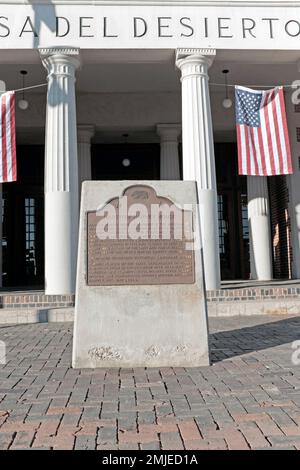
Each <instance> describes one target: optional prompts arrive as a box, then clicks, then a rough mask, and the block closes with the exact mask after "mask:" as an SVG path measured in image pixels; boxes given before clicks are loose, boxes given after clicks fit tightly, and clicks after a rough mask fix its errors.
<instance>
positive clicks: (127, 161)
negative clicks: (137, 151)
mask: <svg viewBox="0 0 300 470" xmlns="http://www.w3.org/2000/svg"><path fill="white" fill-rule="evenodd" d="M130 163H131V162H130V160H129V158H124V159H123V160H122V165H123V166H125V167H128V166H130Z"/></svg>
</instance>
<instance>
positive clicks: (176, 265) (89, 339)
mask: <svg viewBox="0 0 300 470" xmlns="http://www.w3.org/2000/svg"><path fill="white" fill-rule="evenodd" d="M200 240H201V237H200V227H199V217H198V201H197V188H196V183H195V182H181V181H143V182H140V181H91V182H84V183H83V188H82V197H81V212H80V230H79V249H78V265H77V286H76V307H75V323H74V340H73V359H72V364H73V367H75V368H79V367H80V368H89V367H90V368H96V367H139V366H141V367H152V366H153V367H164V366H174V367H193V366H202V365H208V364H209V349H208V325H207V307H206V297H205V288H204V275H203V262H202V249H201V243H200Z"/></svg>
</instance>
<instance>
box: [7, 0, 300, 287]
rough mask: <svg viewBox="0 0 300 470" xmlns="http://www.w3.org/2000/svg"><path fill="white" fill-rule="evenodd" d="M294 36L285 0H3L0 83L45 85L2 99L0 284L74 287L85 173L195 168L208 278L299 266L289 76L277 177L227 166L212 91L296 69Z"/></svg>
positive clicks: (294, 114) (232, 139)
mask: <svg viewBox="0 0 300 470" xmlns="http://www.w3.org/2000/svg"><path fill="white" fill-rule="evenodd" d="M299 38H300V2H295V1H293V2H289V1H284V0H282V1H268V0H265V1H233V0H231V1H228V2H226V1H202V0H190V1H185V2H182V1H180V0H172V1H163V0H161V1H158V0H152V1H148V0H140V1H134V0H128V1H126V2H125V1H122V0H115V1H114V0H110V1H108V0H107V1H106V0H100V1H97V0H95V1H85V0H81V1H77V0H74V1H73V0H71V1H62V0H57V1H56V0H53V1H51V0H45V1H43V0H39V1H29V0H28V1H23V0H22V1H21V0H19V1H18V0H12V1H10V0H7V1H4V2H1V10H0V70H1V72H0V80H2V81H3V82H4V83H5V86H6V89H8V90H12V89H14V90H17V89H19V88H22V87H23V85H22V84H23V81H22V80H23V78H24V76H25V77H26V85H27V86H33V85H40V84H41V85H43V86H41V87H37V88H33V89H30V90H25V92H24V96H22V93H19V94H18V93H17V95H16V96H17V116H16V123H17V161H18V181H17V182H16V183H8V184H4V185H2V196H3V204H2V268H3V269H2V271H3V273H2V283H3V287H4V288H17V287H18V288H20V287H22V288H31V287H39V288H44V287H45V291H46V293H47V294H69V293H73V292H74V290H75V278H76V254H77V234H78V216H79V202H80V187H81V183H82V182H83V181H85V180H90V179H97V180H114V179H128V180H152V179H162V180H179V179H184V180H196V181H197V183H198V191H199V202H200V214H201V224H202V236H203V245H204V264H205V274H206V283H207V288H208V289H216V288H218V287H219V285H220V279H223V280H236V279H249V278H251V279H257V280H262V281H267V280H271V279H273V278H276V279H291V278H299V277H300V235H299V233H300V184H299V183H300V174H299V171H300V170H299V155H300V105H297V88H288V87H287V88H285V102H286V109H287V118H288V125H289V135H290V143H291V149H292V157H293V169H294V173H293V174H292V175H289V176H276V177H241V176H238V172H237V148H236V147H237V146H236V136H235V117H234V103H233V105H232V106H231V107H228V106H227V105H226V103H224V99H225V98H229V99H231V100H232V101H234V97H233V90H234V89H233V88H232V87H228V88H226V87H225V85H224V80H225V75H226V76H227V79H228V83H229V84H240V85H248V86H250V87H251V86H258V87H259V86H261V87H266V86H268V87H272V86H275V85H282V84H284V85H289V84H292V83H293V82H295V81H296V80H298V79H299V80H300V66H299V64H300V62H299V60H300V52H299ZM21 71H26V72H27V74H26V75H24V74H22V73H21ZM224 71H227V73H224ZM3 88H4V84H3V83H2V89H3ZM299 97H300V93H299ZM21 99H23V101H24V100H25V101H27V102H28V104H29V105H28V107H27V108H26V109H21V108H20V106H21V107H22V104H20V103H19V101H20V100H21ZM224 104H225V106H224ZM23 108H24V106H23Z"/></svg>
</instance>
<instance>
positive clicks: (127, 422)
mask: <svg viewBox="0 0 300 470" xmlns="http://www.w3.org/2000/svg"><path fill="white" fill-rule="evenodd" d="M210 323H211V324H210V329H211V331H212V334H211V336H210V342H211V346H212V359H213V366H212V367H201V368H187V369H185V368H178V367H176V368H162V369H158V368H150V369H145V368H136V369H130V368H128V369H108V370H106V369H98V370H92V369H91V370H89V369H85V370H74V369H72V368H71V367H70V361H71V334H72V325H70V324H35V325H18V327H16V328H15V327H9V328H7V327H5V326H3V327H2V328H1V329H0V340H1V339H2V335H5V341H6V343H7V345H8V348H9V349H8V350H9V351H10V356H11V357H10V358H9V363H8V364H7V365H6V366H5V367H2V368H1V367H0V384H1V385H0V448H1V449H2V448H12V449H13V448H16V449H19V448H23V447H24V448H29V447H30V446H31V448H32V449H40V448H42V449H73V448H80V449H90V448H92V449H94V448H96V447H97V449H103V450H105V449H106V450H108V449H117V448H118V449H120V450H126V449H128V450H134V449H146V450H147V449H148V450H150V449H168V450H171V449H174V450H177V449H183V448H186V449H188V448H190V449H197V448H199V449H200V448H201V449H202V448H203V449H206V448H207V449H215V450H217V449H227V448H229V449H246V448H247V449H248V448H252V449H266V450H268V449H272V448H274V449H285V448H287V449H288V448H293V449H296V448H299V447H300V434H299V426H300V399H299V384H300V369H299V367H297V366H294V365H293V364H292V363H291V359H290V357H291V343H292V341H294V340H295V339H297V338H298V337H299V336H300V317H299V316H298V317H297V316H289V317H282V316H276V317H271V316H267V315H265V316H263V317H262V316H261V317H254V316H251V317H240V318H238V319H237V318H221V317H219V318H216V319H211V320H210ZM3 338H4V337H3ZM120 384H121V387H120Z"/></svg>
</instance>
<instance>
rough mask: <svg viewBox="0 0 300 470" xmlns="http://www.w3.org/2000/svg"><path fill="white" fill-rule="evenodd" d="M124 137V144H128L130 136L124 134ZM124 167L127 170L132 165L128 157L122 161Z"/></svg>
mask: <svg viewBox="0 0 300 470" xmlns="http://www.w3.org/2000/svg"><path fill="white" fill-rule="evenodd" d="M122 137H124V144H127V143H128V142H127V139H128V137H129V134H122ZM122 165H123V166H124V167H125V168H128V167H129V166H130V165H131V161H130V159H129V158H128V157H125V158H123V160H122Z"/></svg>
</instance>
